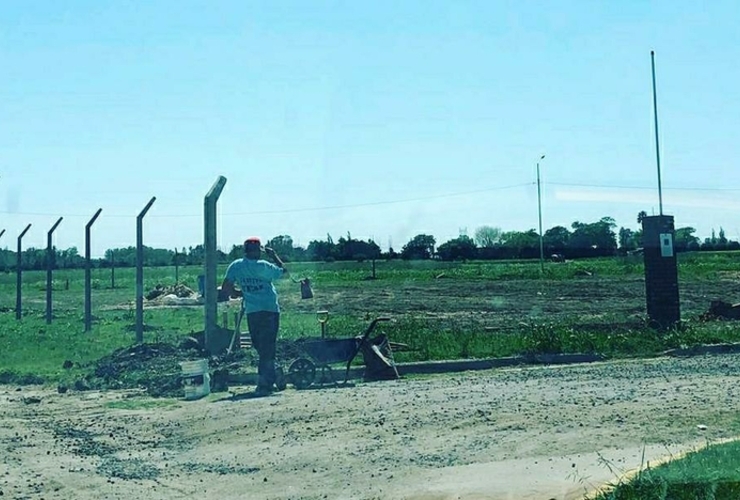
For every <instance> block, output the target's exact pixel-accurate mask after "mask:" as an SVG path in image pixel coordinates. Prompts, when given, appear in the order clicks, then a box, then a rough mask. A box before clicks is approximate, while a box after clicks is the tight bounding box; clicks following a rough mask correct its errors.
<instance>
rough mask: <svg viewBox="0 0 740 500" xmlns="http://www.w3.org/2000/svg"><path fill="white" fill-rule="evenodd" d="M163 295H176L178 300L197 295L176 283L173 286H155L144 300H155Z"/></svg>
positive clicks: (190, 289)
mask: <svg viewBox="0 0 740 500" xmlns="http://www.w3.org/2000/svg"><path fill="white" fill-rule="evenodd" d="M165 295H176V296H177V297H178V298H180V299H183V298H190V297H195V296H196V295H197V294H196V293H195V291H194V290H193V289H192V288H190V287H187V286H185V285H183V284H182V283H178V284H176V285H174V286H171V285H167V286H165V285H161V284H157V286H155V287H154V289H153V290H150V291H149V292H147V294H146V295H145V297H146V300H155V299H157V298H159V297H162V296H165Z"/></svg>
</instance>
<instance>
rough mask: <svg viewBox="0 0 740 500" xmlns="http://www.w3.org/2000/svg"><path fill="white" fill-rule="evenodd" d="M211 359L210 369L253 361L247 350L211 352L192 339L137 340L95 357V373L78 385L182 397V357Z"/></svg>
mask: <svg viewBox="0 0 740 500" xmlns="http://www.w3.org/2000/svg"><path fill="white" fill-rule="evenodd" d="M204 358H207V359H208V364H209V368H210V370H211V371H221V372H224V371H226V372H227V373H229V372H230V373H236V372H239V371H243V370H244V369H245V368H247V367H249V366H250V365H252V364H254V363H253V361H252V359H251V358H253V355H252V353H251V352H250V351H247V350H237V351H235V352H233V353H232V354H230V355H228V356H227V355H223V356H208V355H207V353H205V352H204V351H203V350H201V349H199V348H198V347H197V346H193V345H192V343H189V342H183V343H182V344H181V345H179V346H177V345H173V344H167V343H153V344H136V345H134V346H131V347H125V348H121V349H118V350H117V351H114V352H113V353H111V354H109V355H108V356H104V357H103V358H101V359H99V360H98V361H96V362H95V363H94V364H93V366H92V373H91V374H89V375H88V376H86V377H85V378H84V379H82V380H78V381H77V383H76V384H75V388H76V389H78V390H85V389H99V390H100V389H134V388H143V389H146V390H147V392H148V393H149V394H150V395H152V396H157V397H179V396H182V394H183V389H182V381H181V379H180V375H181V367H180V363H181V362H182V361H192V360H196V359H204Z"/></svg>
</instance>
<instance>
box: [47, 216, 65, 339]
mask: <svg viewBox="0 0 740 500" xmlns="http://www.w3.org/2000/svg"><path fill="white" fill-rule="evenodd" d="M62 219H63V217H59V220H58V221H56V224H54V225H53V226H51V229H49V232H48V233H46V324H47V325H49V324H51V319H52V313H51V289H52V283H53V280H52V277H53V276H52V273H53V272H54V264H55V262H56V252H54V248H53V246H52V241H51V236H52V234H53V233H54V230H55V229H56V228H57V227H58V226H59V224H61V222H62Z"/></svg>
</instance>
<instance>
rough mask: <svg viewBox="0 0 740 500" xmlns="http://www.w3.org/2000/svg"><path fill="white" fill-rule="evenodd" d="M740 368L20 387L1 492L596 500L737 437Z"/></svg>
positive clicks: (617, 367) (2, 432)
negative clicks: (650, 468)
mask: <svg viewBox="0 0 740 500" xmlns="http://www.w3.org/2000/svg"><path fill="white" fill-rule="evenodd" d="M739 362H740V356H738V355H725V356H716V357H697V358H682V359H678V358H662V359H657V360H650V361H628V362H613V363H600V364H592V365H574V366H565V367H564V366H560V367H532V368H517V369H507V370H494V371H487V372H477V373H464V374H449V375H444V376H435V377H428V378H412V379H405V380H399V381H392V382H378V383H372V384H359V385H357V386H355V387H349V388H341V389H336V388H327V389H316V390H307V391H302V392H299V391H295V390H293V389H288V390H287V391H285V392H283V393H280V394H277V395H274V396H270V397H265V398H251V397H249V396H248V389H247V388H237V389H236V390H235V391H234V393H233V394H226V393H224V394H214V395H211V396H210V397H208V398H206V399H202V400H199V401H195V402H186V401H172V400H152V399H146V398H143V397H140V395H139V393H135V392H115V391H111V392H104V393H103V392H84V393H75V392H69V393H66V394H57V392H56V391H48V390H42V389H38V388H30V387H25V388H22V389H21V390H17V388H16V387H9V386H5V387H0V418H1V419H2V425H0V450H2V451H1V453H0V494H2V496H3V497H4V498H14V499H15V498H17V499H25V498H29V499H30V498H34V499H37V498H45V499H69V498H76V499H93V498H95V499H98V498H111V499H116V498H120V499H124V498H125V499H131V498H137V499H160V498H162V499H169V498H253V499H320V498H327V499H339V498H342V499H344V498H346V499H371V498H377V499H390V498H404V499H415V500H421V499H427V500H432V499H433V500H441V499H484V498H486V499H509V498H512V499H513V498H529V499H543V500H548V499H552V498H554V499H565V498H567V499H572V498H579V497H580V496H581V495H582V494H583V492H584V491H585V490H590V489H591V487H592V486H594V485H596V484H598V483H600V482H602V481H605V480H609V479H613V478H614V477H615V474H617V472H616V471H612V470H610V467H616V468H617V469H628V468H632V467H634V466H637V465H639V464H640V461H641V457H642V454H643V452H644V453H645V456H646V458H648V459H652V460H654V459H655V458H656V457H659V456H663V455H665V454H666V453H668V452H669V451H671V452H675V451H677V450H680V449H685V448H687V447H689V446H693V445H695V444H697V443H700V442H703V441H705V440H706V439H715V438H725V437H729V436H732V435H734V434H735V433H736V432H737V431H738V428H740V421H739V420H738V418H737V415H738V411H739V410H740V399H739V398H738V397H737V392H738V385H737V366H738V363H739ZM152 405H156V406H152ZM126 408H128V409H126ZM699 424H703V425H706V426H707V427H708V428H707V430H706V431H700V430H698V428H697V425H699Z"/></svg>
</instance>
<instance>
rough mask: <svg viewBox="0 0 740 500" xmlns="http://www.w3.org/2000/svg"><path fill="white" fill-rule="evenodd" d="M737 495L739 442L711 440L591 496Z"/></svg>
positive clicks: (730, 499) (626, 499)
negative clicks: (708, 444)
mask: <svg viewBox="0 0 740 500" xmlns="http://www.w3.org/2000/svg"><path fill="white" fill-rule="evenodd" d="M737 498H740V442H737V441H732V442H729V443H721V444H715V445H711V446H707V447H706V448H703V449H701V450H698V451H695V452H692V453H689V454H688V455H686V456H685V457H681V458H678V459H676V460H672V461H669V462H668V463H666V464H663V465H661V466H659V467H655V468H648V469H645V470H643V471H641V472H640V473H639V474H638V475H637V476H635V477H634V478H633V479H632V480H630V481H627V482H625V483H622V484H619V485H617V486H616V487H615V488H614V489H613V490H611V491H608V492H605V493H602V494H600V495H598V496H597V497H595V500H668V499H676V500H683V499H686V500H697V499H712V500H736V499H737Z"/></svg>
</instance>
